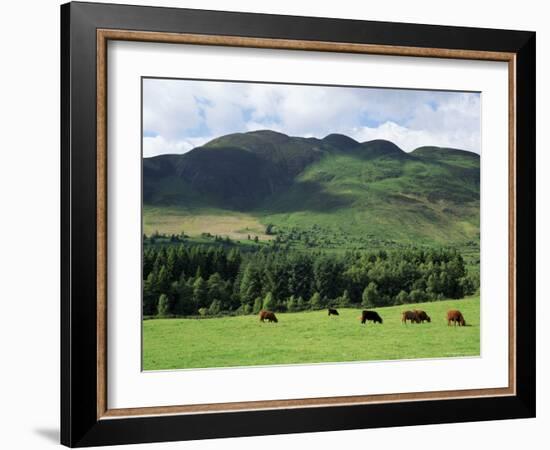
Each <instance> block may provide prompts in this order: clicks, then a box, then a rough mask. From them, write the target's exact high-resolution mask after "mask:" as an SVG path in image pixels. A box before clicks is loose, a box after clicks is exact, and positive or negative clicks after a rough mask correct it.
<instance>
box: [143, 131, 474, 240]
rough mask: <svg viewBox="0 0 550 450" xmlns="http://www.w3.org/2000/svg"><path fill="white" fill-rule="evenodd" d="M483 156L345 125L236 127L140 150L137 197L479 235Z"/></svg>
mask: <svg viewBox="0 0 550 450" xmlns="http://www.w3.org/2000/svg"><path fill="white" fill-rule="evenodd" d="M479 161H480V160H479V155H477V154H475V153H472V152H468V151H465V150H460V149H448V148H440V147H433V146H431V147H430V146H423V147H419V148H417V149H415V150H414V151H412V152H410V153H407V152H405V151H403V150H402V149H401V148H399V147H398V146H397V145H395V144H394V143H392V142H390V141H387V140H381V139H377V140H372V141H367V142H357V141H355V140H353V139H352V138H349V137H348V136H345V135H342V134H329V135H327V136H325V138H323V139H318V138H304V137H292V136H287V135H285V134H283V133H278V132H274V131H271V130H260V131H254V132H249V133H234V134H229V135H225V136H220V137H218V138H216V139H213V140H212V141H209V142H207V143H205V144H204V145H202V146H199V147H196V148H194V149H192V150H190V151H189V152H187V153H184V154H181V155H160V156H155V157H151V158H144V159H143V201H144V204H146V205H152V206H179V207H185V208H195V209H196V208H203V209H204V208H218V209H220V208H221V209H223V210H226V211H236V212H251V213H253V214H256V215H260V216H262V217H266V219H265V220H268V219H267V218H268V217H269V220H270V221H272V222H274V223H275V222H277V220H283V219H284V220H285V221H290V222H294V221H296V220H298V219H297V218H300V219H299V221H302V222H301V223H304V224H305V223H307V220H309V219H307V217H308V215H309V217H310V218H312V217H316V219H315V220H317V221H318V222H320V223H332V222H334V220H333V219H334V217H336V216H338V217H340V219H342V218H343V217H346V219H345V220H348V221H351V222H354V223H356V229H357V230H359V232H360V230H362V229H365V230H372V229H373V227H374V228H377V227H379V231H378V233H386V232H387V230H390V229H392V228H393V229H394V230H395V234H396V235H402V236H405V237H406V236H407V235H410V236H418V235H424V234H430V233H431V234H432V235H438V236H440V237H439V238H438V239H440V240H444V239H445V236H446V234H448V235H449V236H450V237H449V239H458V238H460V239H465V240H468V239H475V238H476V236H478V234H479V178H480V176H479V167H480V164H479ZM311 220H312V219H311ZM398 228H400V229H398ZM377 229H378V228H377ZM423 229H424V230H430V231H425V232H424V231H422V230H423ZM403 230H405V231H403ZM406 230H409V231H410V233H409V232H408V231H406Z"/></svg>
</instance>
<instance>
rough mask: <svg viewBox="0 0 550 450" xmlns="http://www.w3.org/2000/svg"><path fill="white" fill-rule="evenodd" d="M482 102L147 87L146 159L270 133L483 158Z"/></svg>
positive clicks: (293, 88)
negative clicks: (337, 137) (342, 137)
mask: <svg viewBox="0 0 550 450" xmlns="http://www.w3.org/2000/svg"><path fill="white" fill-rule="evenodd" d="M480 125H481V124H480V95H479V94H477V93H463V92H438V91H420V90H418V91H416V90H404V89H375V88H357V87H333V86H330V87H327V86H297V85H285V84H261V83H235V82H215V81H191V80H163V79H150V78H147V79H144V80H143V156H145V157H148V156H154V155H160V154H164V153H185V152H187V151H189V150H191V149H192V148H194V147H197V146H199V145H202V144H204V143H205V142H208V141H209V140H211V139H213V138H215V137H218V136H221V135H224V134H229V133H237V132H246V131H253V130H263V129H270V130H275V131H280V132H282V133H285V134H288V135H291V136H302V137H317V138H323V137H325V136H326V135H327V134H330V133H342V134H346V135H348V136H350V137H353V138H354V139H356V140H357V141H360V142H365V141H369V140H372V139H387V140H389V141H392V142H394V143H395V144H397V145H398V146H399V147H401V148H402V149H403V150H405V151H412V150H414V149H415V148H417V147H420V146H423V145H435V146H440V147H454V148H460V149H464V150H470V151H473V152H476V153H479V152H480V145H481V143H480Z"/></svg>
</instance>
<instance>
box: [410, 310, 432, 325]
mask: <svg viewBox="0 0 550 450" xmlns="http://www.w3.org/2000/svg"><path fill="white" fill-rule="evenodd" d="M413 312H414V313H415V314H416V317H417V319H418V320H419V321H420V322H422V323H424V321H426V322H428V323H430V322H431V321H432V319H430V316H428V314H426V312H425V311H421V310H419V309H415V310H414V311H413Z"/></svg>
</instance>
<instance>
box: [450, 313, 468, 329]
mask: <svg viewBox="0 0 550 450" xmlns="http://www.w3.org/2000/svg"><path fill="white" fill-rule="evenodd" d="M451 322H453V325H456V324H457V323H458V326H459V327H463V326H465V325H466V321H465V320H464V316H463V315H462V313H461V312H460V311H459V310H457V309H451V310H450V311H448V312H447V325H450V324H451Z"/></svg>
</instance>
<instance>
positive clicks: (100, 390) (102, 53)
mask: <svg viewBox="0 0 550 450" xmlns="http://www.w3.org/2000/svg"><path fill="white" fill-rule="evenodd" d="M106 58H107V41H106V40H105V39H103V38H102V36H101V35H100V33H98V34H97V160H96V164H97V185H96V193H97V218H96V226H97V274H96V277H97V318H96V320H97V355H98V356H97V417H98V418H99V417H101V416H103V415H104V414H105V411H106V410H107V59H106Z"/></svg>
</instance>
